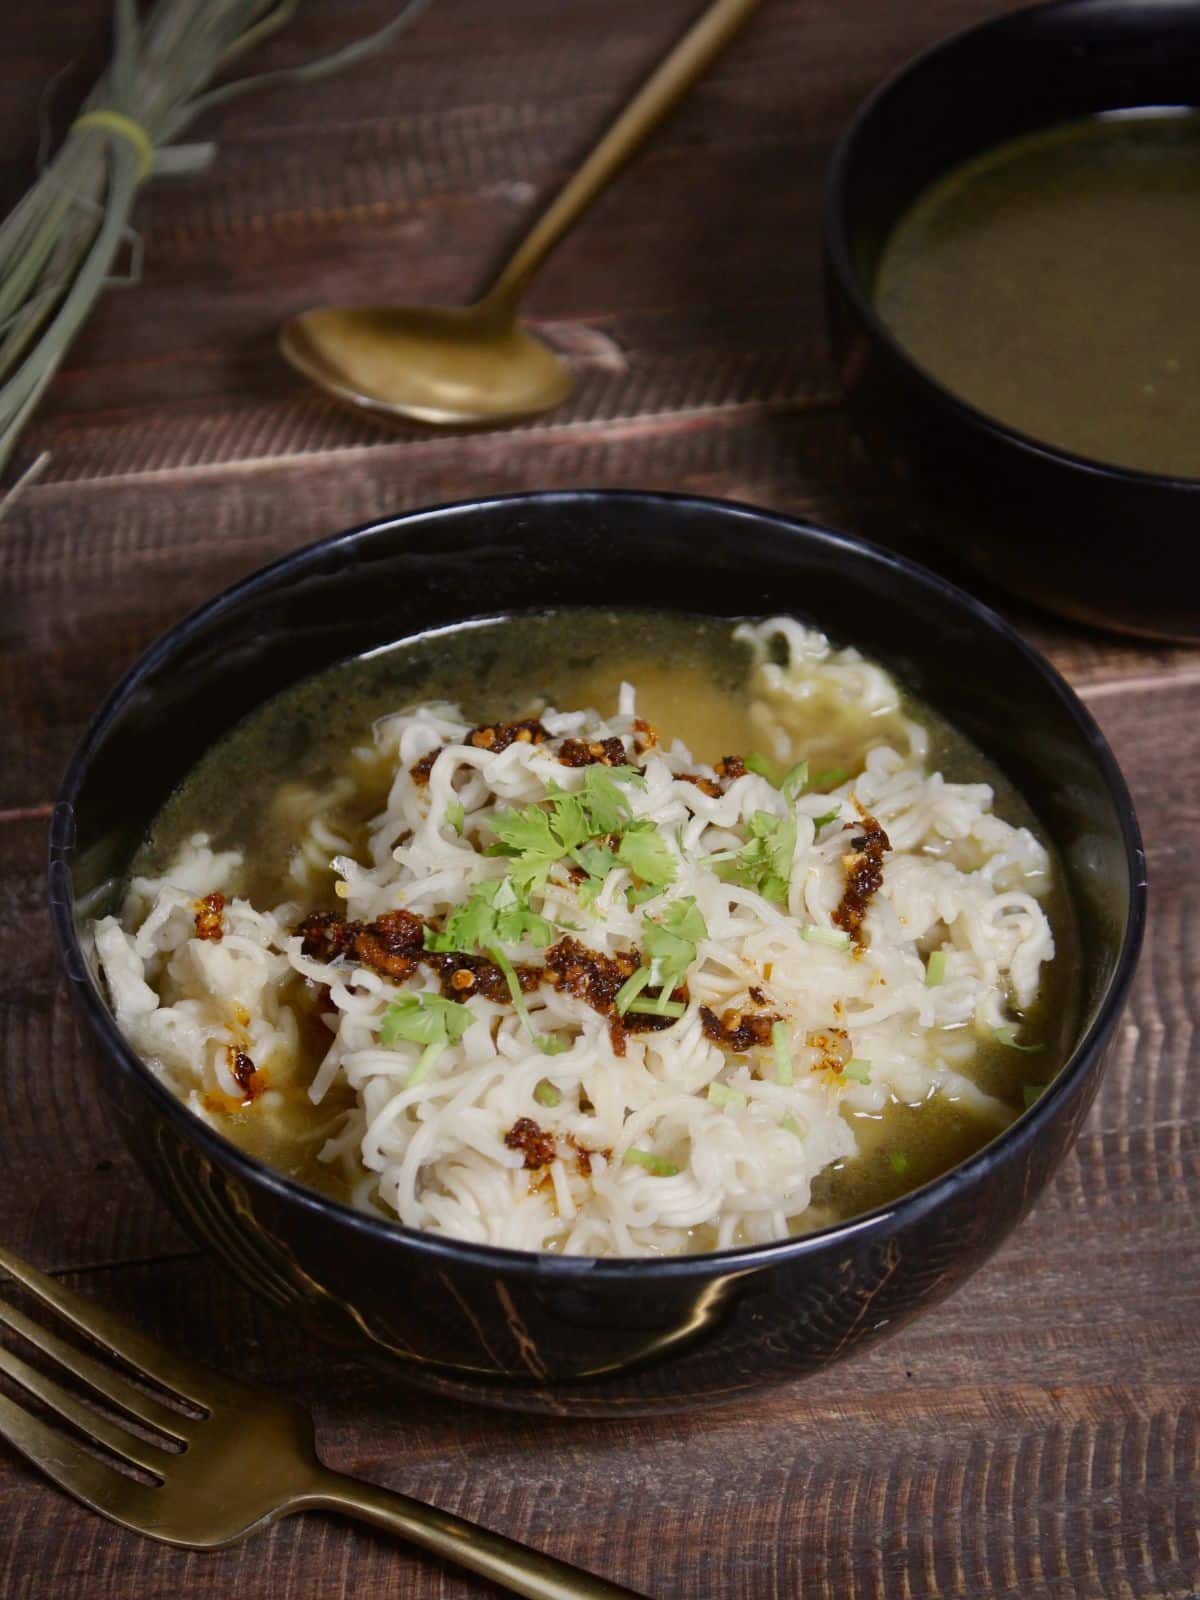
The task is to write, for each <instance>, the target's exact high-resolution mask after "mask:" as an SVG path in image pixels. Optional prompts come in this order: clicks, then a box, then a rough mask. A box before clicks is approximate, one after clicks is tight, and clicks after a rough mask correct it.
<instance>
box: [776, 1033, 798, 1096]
mask: <svg viewBox="0 0 1200 1600" xmlns="http://www.w3.org/2000/svg"><path fill="white" fill-rule="evenodd" d="M771 1048H772V1049H773V1051H774V1052H775V1081H776V1082H777V1083H781V1084H782V1085H783V1087H784V1088H785V1089H786V1088H788V1087H790V1085H791V1084H793V1083H794V1082H795V1081H796V1079H795V1074H794V1072H793V1071H792V1051H791V1046H790V1044H789V1043H788V1032H787V1023H786V1022H773V1023H772V1024H771Z"/></svg>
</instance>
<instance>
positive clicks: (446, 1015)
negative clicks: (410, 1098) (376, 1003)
mask: <svg viewBox="0 0 1200 1600" xmlns="http://www.w3.org/2000/svg"><path fill="white" fill-rule="evenodd" d="M475 1020H476V1019H475V1016H474V1013H473V1012H472V1011H470V1010H469V1009H468V1008H467V1007H466V1006H464V1005H459V1003H458V1002H457V1001H456V1000H443V999H442V997H441V995H439V994H426V993H422V994H403V995H401V996H400V998H399V999H398V1000H393V1002H392V1004H391V1005H390V1006H389V1007H388V1008H387V1010H386V1011H385V1012H384V1014H383V1021H382V1022H381V1024H380V1027H379V1040H380V1043H381V1044H383V1045H384V1046H386V1048H387V1049H389V1050H390V1049H392V1048H394V1046H395V1045H397V1044H399V1043H400V1041H401V1040H405V1041H406V1042H408V1043H410V1044H420V1045H424V1046H425V1048H424V1049H423V1050H422V1052H421V1055H420V1059H419V1060H418V1061H417V1064H416V1066H415V1067H414V1068H413V1069H412V1071H411V1072H410V1073H409V1075H408V1077H407V1078H406V1079H405V1082H404V1087H405V1088H406V1089H411V1088H412V1087H413V1086H414V1085H415V1084H418V1083H420V1082H421V1081H422V1080H423V1079H424V1078H427V1077H428V1076H429V1073H430V1071H431V1070H432V1068H433V1064H434V1062H435V1061H436V1060H437V1058H438V1057H439V1056H440V1055H441V1053H442V1051H443V1050H444V1049H445V1048H446V1046H447V1045H451V1044H457V1043H458V1041H459V1040H460V1039H461V1038H462V1036H463V1034H464V1033H465V1032H466V1031H467V1029H468V1028H469V1027H470V1026H471V1024H472V1022H474V1021H475Z"/></svg>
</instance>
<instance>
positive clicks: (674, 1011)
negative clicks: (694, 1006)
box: [625, 990, 687, 1017]
mask: <svg viewBox="0 0 1200 1600" xmlns="http://www.w3.org/2000/svg"><path fill="white" fill-rule="evenodd" d="M664 993H669V991H667V990H664ZM625 1010H626V1011H627V1012H628V1011H637V1012H639V1013H640V1014H641V1015H642V1016H647V1017H681V1016H683V1014H684V1012H685V1011H686V1010H687V1007H686V1006H685V1005H684V1003H683V1001H682V1000H670V999H667V1000H664V999H662V997H661V996H660V997H659V998H657V999H655V1000H631V1001H630V1002H629V1004H628V1005H627V1006H626V1007H625Z"/></svg>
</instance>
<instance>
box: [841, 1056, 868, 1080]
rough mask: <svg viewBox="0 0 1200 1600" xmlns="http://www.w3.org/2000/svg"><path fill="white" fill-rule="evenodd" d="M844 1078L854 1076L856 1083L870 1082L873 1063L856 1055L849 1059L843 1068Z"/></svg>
mask: <svg viewBox="0 0 1200 1600" xmlns="http://www.w3.org/2000/svg"><path fill="white" fill-rule="evenodd" d="M842 1077H843V1078H853V1079H854V1081H855V1083H870V1081H871V1063H870V1062H869V1061H863V1060H862V1059H861V1058H860V1057H858V1056H855V1058H854V1060H853V1061H847V1063H846V1065H845V1066H844V1067H843V1068H842Z"/></svg>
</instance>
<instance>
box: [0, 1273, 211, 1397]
mask: <svg viewBox="0 0 1200 1600" xmlns="http://www.w3.org/2000/svg"><path fill="white" fill-rule="evenodd" d="M0 1267H2V1268H3V1269H4V1271H5V1272H7V1273H10V1274H11V1276H12V1277H14V1278H15V1279H16V1280H17V1282H18V1283H21V1284H24V1286H25V1288H26V1289H28V1290H29V1292H30V1294H32V1295H34V1296H36V1298H37V1299H38V1300H39V1301H40V1302H41V1304H42V1305H43V1306H46V1307H47V1308H48V1309H49V1310H51V1311H55V1312H57V1313H58V1315H59V1316H60V1317H62V1319H63V1320H64V1322H68V1323H70V1325H71V1327H73V1328H75V1329H77V1330H78V1331H79V1332H80V1333H82V1334H86V1335H88V1336H90V1337H91V1338H93V1339H95V1340H97V1341H98V1342H99V1343H100V1344H102V1345H107V1347H108V1348H109V1349H110V1350H112V1351H114V1352H115V1353H116V1354H117V1355H119V1356H120V1357H121V1359H122V1360H123V1361H127V1362H128V1363H129V1365H130V1366H131V1367H135V1368H137V1369H138V1370H139V1371H140V1372H142V1373H143V1374H145V1376H146V1377H148V1378H150V1379H152V1380H153V1381H154V1382H155V1383H159V1384H161V1385H162V1387H163V1388H164V1389H167V1390H170V1391H171V1392H172V1393H174V1394H176V1395H178V1396H179V1398H180V1399H182V1400H190V1401H191V1402H192V1404H193V1405H196V1406H200V1407H202V1408H211V1406H212V1404H213V1400H212V1398H210V1397H212V1396H218V1397H221V1396H223V1394H224V1393H228V1392H229V1391H230V1390H232V1389H233V1388H234V1387H235V1386H233V1385H230V1384H228V1382H227V1381H226V1380H223V1379H221V1378H219V1377H218V1376H217V1375H216V1374H215V1373H206V1372H204V1371H203V1370H202V1369H201V1368H200V1367H194V1366H193V1365H192V1363H191V1362H190V1361H183V1360H181V1359H180V1358H179V1357H177V1356H173V1355H171V1354H170V1352H169V1351H167V1350H164V1349H163V1347H162V1346H161V1345H160V1344H158V1343H156V1341H155V1340H153V1339H147V1338H146V1337H145V1335H144V1334H140V1333H137V1332H135V1331H134V1329H133V1328H131V1327H130V1326H129V1325H128V1323H125V1322H122V1321H121V1319H120V1318H119V1317H114V1316H113V1315H112V1314H111V1312H108V1311H102V1310H101V1309H100V1307H99V1306H96V1305H93V1304H92V1303H91V1302H90V1301H89V1300H84V1299H82V1298H81V1297H80V1296H79V1295H75V1294H72V1293H71V1291H70V1290H69V1289H65V1288H64V1287H63V1285H62V1284H61V1283H57V1282H55V1280H54V1279H53V1278H47V1277H46V1276H45V1274H44V1273H41V1272H38V1271H37V1270H36V1268H34V1267H31V1266H28V1265H27V1264H26V1263H25V1262H24V1261H22V1260H20V1258H19V1257H17V1256H14V1255H13V1254H12V1253H11V1252H10V1251H8V1250H5V1249H4V1248H3V1247H2V1246H0ZM236 1387H237V1391H238V1392H239V1393H240V1392H241V1391H240V1386H236Z"/></svg>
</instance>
